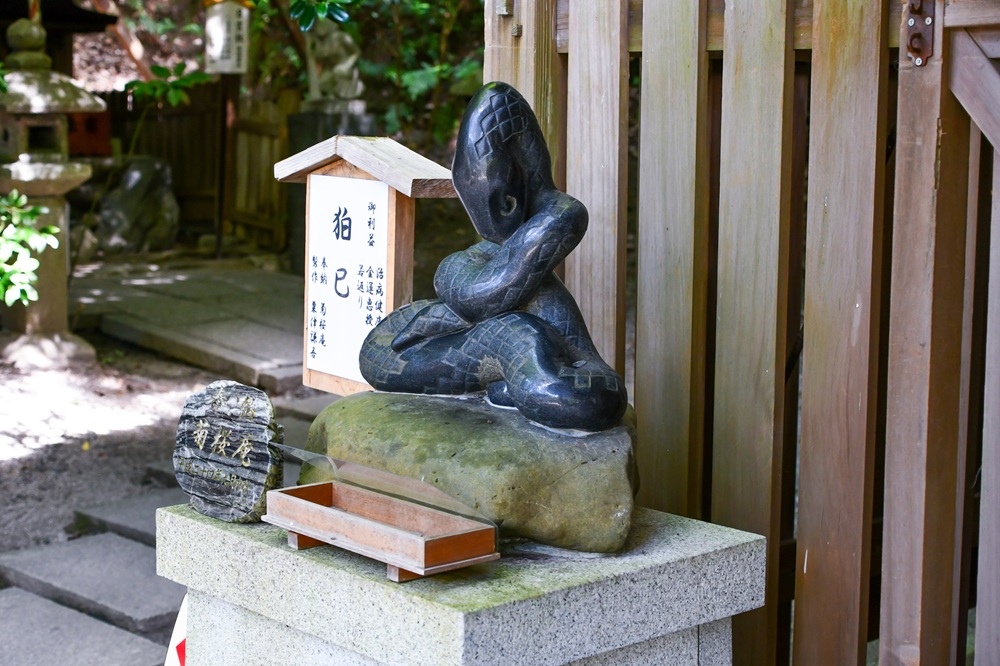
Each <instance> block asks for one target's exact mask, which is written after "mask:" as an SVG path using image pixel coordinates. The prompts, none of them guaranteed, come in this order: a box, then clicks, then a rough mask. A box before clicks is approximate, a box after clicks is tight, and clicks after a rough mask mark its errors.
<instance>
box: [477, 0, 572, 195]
mask: <svg viewBox="0 0 1000 666" xmlns="http://www.w3.org/2000/svg"><path fill="white" fill-rule="evenodd" d="M511 4H512V5H513V7H512V10H513V11H512V14H511V15H510V16H500V15H498V14H497V13H496V8H495V7H494V6H493V3H492V2H486V3H485V25H486V48H485V50H484V52H483V82H484V83H489V82H491V81H503V82H505V83H509V84H511V85H512V86H514V87H515V88H516V89H517V90H518V92H520V93H521V94H522V95H523V96H524V99H525V100H527V102H528V104H529V105H531V109H532V110H533V111H534V112H535V115H536V116H537V117H538V124H539V125H540V126H541V128H542V134H543V135H544V136H545V142H546V143H547V144H548V146H549V153H550V154H551V156H552V171H553V176H554V177H555V181H556V187H558V188H560V189H565V187H566V63H565V59H564V58H562V57H560V55H559V53H558V52H557V50H556V39H555V29H556V21H555V18H554V14H555V12H556V5H557V0H534V1H533V2H518V3H511ZM518 32H519V33H520V34H515V33H518Z"/></svg>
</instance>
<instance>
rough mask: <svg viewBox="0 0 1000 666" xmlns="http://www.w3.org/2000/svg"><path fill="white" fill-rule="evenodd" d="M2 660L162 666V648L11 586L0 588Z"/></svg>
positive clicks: (66, 664) (80, 665)
mask: <svg viewBox="0 0 1000 666" xmlns="http://www.w3.org/2000/svg"><path fill="white" fill-rule="evenodd" d="M0 636H2V637H3V638H2V639H0V642H2V645H0V662H2V663H4V664H11V665H14V664H18V665H20V664H38V665H39V666H41V665H42V664H59V665H60V666H93V665H94V664H101V665H102V666H160V665H161V664H162V663H163V658H164V655H165V653H166V649H165V648H164V647H163V646H162V645H157V644H155V643H153V642H151V641H149V640H146V639H145V638H142V637H140V636H136V635H134V634H130V633H128V632H127V631H123V630H121V629H119V628H117V627H113V626H111V625H110V624H105V623H104V622H100V621H99V620H95V619H94V618H92V617H88V616H86V615H84V614H83V613H78V612H77V611H75V610H71V609H69V608H66V607H65V606H60V605H59V604H57V603H55V602H53V601H49V600H48V599H43V598H42V597H39V596H37V595H35V594H31V593H30V592H26V591H24V590H19V589H17V588H14V587H11V588H7V589H4V590H0Z"/></svg>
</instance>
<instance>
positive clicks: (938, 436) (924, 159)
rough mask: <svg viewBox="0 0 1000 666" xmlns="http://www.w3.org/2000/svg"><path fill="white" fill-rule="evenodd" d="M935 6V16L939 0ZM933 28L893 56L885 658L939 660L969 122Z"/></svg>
mask: <svg viewBox="0 0 1000 666" xmlns="http://www.w3.org/2000/svg"><path fill="white" fill-rule="evenodd" d="M936 5H937V12H938V14H937V15H938V16H939V17H940V16H943V12H944V11H945V6H944V5H945V3H944V2H941V1H939V2H937V3H936ZM905 29H906V28H905V17H904V22H903V27H902V30H903V31H904V34H905ZM936 33H937V34H936V35H935V40H936V41H935V44H936V45H941V46H942V48H940V49H939V48H938V47H937V46H935V55H934V56H933V57H932V58H930V59H929V61H928V62H927V63H926V64H925V65H924V66H923V67H919V68H918V67H915V66H914V65H913V63H912V61H910V60H908V59H906V58H905V57H902V58H900V71H899V112H898V126H897V141H896V153H897V154H896V195H895V219H896V223H895V227H894V231H893V247H892V291H891V293H892V296H891V300H892V302H891V308H892V312H891V317H890V323H889V359H888V363H889V368H888V389H887V396H888V398H887V415H886V462H885V465H886V472H885V475H886V488H885V522H884V527H883V530H884V545H883V555H882V595H881V602H882V604H881V605H882V610H881V635H880V647H879V651H880V660H881V663H882V664H916V663H924V664H947V663H949V660H950V658H951V656H952V655H953V654H955V647H954V646H955V642H956V641H957V640H958V637H957V636H955V635H954V632H953V631H952V626H951V624H952V606H953V603H954V598H953V590H954V584H955V581H954V576H953V572H954V565H955V558H956V557H958V555H959V551H960V544H956V543H955V535H956V515H955V514H956V511H955V506H956V501H957V498H956V491H957V488H956V485H957V476H958V460H957V458H958V455H957V452H958V449H959V441H958V440H959V437H961V436H962V434H961V431H960V421H961V417H960V413H961V402H962V401H961V386H960V385H961V372H960V367H961V356H962V337H963V331H962V329H963V327H962V325H961V323H962V309H963V303H964V285H965V273H966V271H965V228H966V204H967V196H968V190H967V178H968V160H969V119H968V116H967V115H966V114H965V112H964V111H963V110H962V108H961V106H960V105H959V104H958V102H957V100H955V98H954V97H953V96H952V95H951V94H950V93H949V91H948V88H947V83H946V81H945V73H944V72H945V65H944V63H945V62H947V56H948V52H947V48H946V47H945V43H944V40H943V34H942V33H943V29H942V22H941V21H938V22H937V26H936ZM901 39H904V40H905V36H904V37H901ZM942 53H943V54H944V59H942ZM963 640H964V638H963Z"/></svg>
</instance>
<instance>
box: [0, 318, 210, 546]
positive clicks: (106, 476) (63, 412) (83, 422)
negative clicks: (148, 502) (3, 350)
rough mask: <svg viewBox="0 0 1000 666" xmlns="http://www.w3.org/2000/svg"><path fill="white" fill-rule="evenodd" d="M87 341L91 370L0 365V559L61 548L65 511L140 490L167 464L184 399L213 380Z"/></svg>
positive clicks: (67, 523) (115, 344)
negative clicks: (153, 466) (93, 357)
mask: <svg viewBox="0 0 1000 666" xmlns="http://www.w3.org/2000/svg"><path fill="white" fill-rule="evenodd" d="M87 338H88V340H89V341H90V342H91V343H92V344H94V345H95V347H96V349H97V358H98V362H97V363H93V364H80V365H78V366H76V367H73V368H71V369H69V370H66V371H36V372H29V373H25V372H21V371H19V370H17V369H16V368H13V367H11V366H3V365H0V396H2V398H0V423H2V424H3V426H2V428H0V509H2V512H3V513H2V516H3V517H2V519H0V552H4V551H8V550H13V549H19V548H25V547H28V546H31V545H37V544H42V543H50V542H55V541H62V540H65V539H67V538H69V537H70V536H72V535H73V531H72V527H71V526H72V522H73V511H74V509H81V508H87V507H90V506H94V505H96V504H101V503H104V502H109V501H113V500H116V499H120V498H122V497H127V496H130V495H137V494H140V493H142V492H145V491H148V490H149V489H150V486H148V485H145V486H144V485H143V483H142V481H143V475H144V473H145V470H146V466H147V465H148V464H149V463H151V462H154V461H157V460H159V461H165V460H169V458H170V455H171V453H172V450H173V442H174V431H175V429H176V427H177V419H178V417H179V416H180V411H181V408H182V407H183V405H184V401H185V399H186V398H187V396H188V395H190V394H191V393H192V392H194V391H197V390H199V389H201V388H202V387H204V386H205V385H206V384H208V383H209V382H211V381H214V380H215V379H219V378H220V377H217V376H215V375H213V374H211V373H208V372H205V371H203V370H199V369H197V368H192V367H190V366H187V365H184V364H181V363H177V362H174V361H170V360H166V359H164V358H162V357H159V356H156V355H154V354H151V353H149V352H145V351H142V350H140V349H138V348H135V347H132V346H130V345H127V344H125V343H122V342H120V341H117V340H114V339H111V338H107V337H105V336H101V335H100V334H88V335H87ZM66 528H69V531H68V532H67V531H66Z"/></svg>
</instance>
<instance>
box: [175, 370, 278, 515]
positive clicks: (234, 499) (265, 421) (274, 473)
mask: <svg viewBox="0 0 1000 666" xmlns="http://www.w3.org/2000/svg"><path fill="white" fill-rule="evenodd" d="M281 440H282V432H281V428H280V427H279V426H278V425H277V424H276V422H275V420H274V408H273V406H272V405H271V401H270V400H268V398H267V395H266V394H265V393H264V392H263V391H261V390H260V389H256V388H252V387H250V386H244V385H243V384H238V383H236V382H233V381H218V382H214V383H212V384H209V385H208V386H207V387H206V388H205V389H204V390H203V391H199V392H197V393H195V394H193V395H191V396H190V397H189V398H188V399H187V401H186V402H185V404H184V410H183V411H182V412H181V418H180V420H179V421H178V423H177V440H176V445H175V447H174V471H175V473H176V475H177V482H178V484H179V485H180V487H181V488H182V489H183V490H184V491H185V492H186V493H188V495H190V496H191V505H192V506H193V507H194V508H195V509H196V510H197V511H199V512H200V513H203V514H205V515H207V516H211V517H213V518H218V519H220V520H225V521H227V522H233V523H245V522H256V521H258V520H260V517H261V516H262V515H263V514H264V511H265V510H266V504H265V500H266V493H267V491H268V490H272V489H274V488H279V487H281V483H282V458H281V454H280V452H279V451H278V450H277V449H276V448H275V447H274V446H272V444H273V443H279V444H280V443H281Z"/></svg>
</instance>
